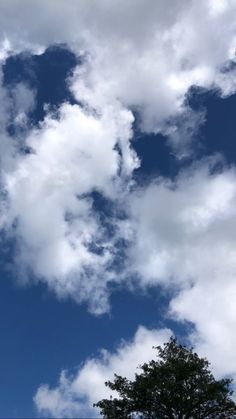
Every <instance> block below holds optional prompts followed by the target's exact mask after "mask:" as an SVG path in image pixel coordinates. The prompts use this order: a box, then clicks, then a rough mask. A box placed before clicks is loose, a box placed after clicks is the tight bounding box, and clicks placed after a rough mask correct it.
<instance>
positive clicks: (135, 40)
mask: <svg viewBox="0 0 236 419" xmlns="http://www.w3.org/2000/svg"><path fill="white" fill-rule="evenodd" d="M16 10H17V13H16ZM235 14H236V5H235V2H234V1H212V0H198V1H192V2H189V1H187V0H178V1H175V2H174V3H173V1H171V0H158V1H155V0H151V1H150V2H149V4H148V7H147V3H146V1H145V0H131V1H129V2H128V3H127V2H126V1H125V0H115V1H113V3H112V7H111V4H110V2H109V1H108V0H101V1H99V2H93V1H92V0H71V1H70V7H68V5H67V2H66V1H65V0H59V2H58V0H51V1H50V2H48V1H46V0H40V1H39V0H36V1H34V2H32V1H30V0H21V1H20V0H12V1H11V2H9V1H7V0H4V1H2V2H1V5H0V28H1V29H0V39H2V42H3V43H4V42H5V45H6V40H8V43H9V45H10V46H11V48H12V50H13V51H19V50H24V49H26V48H33V49H35V48H36V50H37V49H39V50H40V49H42V48H43V47H46V46H48V45H51V44H53V43H60V42H65V43H67V44H68V45H69V46H70V47H71V48H73V50H74V51H75V52H76V53H81V52H82V53H84V54H85V57H87V59H88V60H85V61H86V63H85V65H84V68H82V71H81V68H79V69H78V71H77V73H76V74H77V75H76V76H75V81H74V83H73V86H72V88H73V90H74V92H75V94H76V95H77V96H79V99H80V100H81V98H82V96H83V99H84V100H89V102H90V104H93V105H95V106H96V107H97V106H103V105H104V103H106V104H107V103H113V102H114V101H116V100H119V101H120V102H121V103H122V104H123V105H124V106H127V107H128V108H130V107H134V108H135V109H138V110H139V111H140V113H141V117H142V128H143V129H144V130H146V131H149V132H150V131H159V130H165V129H166V123H167V120H168V119H169V118H171V117H172V116H176V114H177V115H178V114H181V113H182V111H183V108H184V106H183V102H184V96H185V94H186V92H187V91H188V89H189V87H190V86H191V85H193V84H197V85H201V86H204V87H207V88H208V87H209V88H211V87H212V86H214V85H216V87H218V88H221V89H223V93H224V92H225V91H227V93H228V94H229V93H232V91H234V90H235V81H234V80H235V77H234V71H233V70H232V74H233V77H231V75H230V74H227V76H225V75H223V74H222V72H221V70H220V68H221V66H222V65H224V63H225V62H226V61H227V60H229V59H233V60H234V58H235V29H236V24H235ZM5 50H6V47H5ZM7 50H9V46H8V47H7Z"/></svg>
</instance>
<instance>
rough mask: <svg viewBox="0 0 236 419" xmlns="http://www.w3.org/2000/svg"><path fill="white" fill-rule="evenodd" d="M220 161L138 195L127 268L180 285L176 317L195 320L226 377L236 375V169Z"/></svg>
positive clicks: (197, 336) (174, 287) (197, 337)
mask: <svg viewBox="0 0 236 419" xmlns="http://www.w3.org/2000/svg"><path fill="white" fill-rule="evenodd" d="M217 165H218V169H216V167H217ZM219 166H221V165H219V161H218V163H217V160H214V159H213V160H211V161H205V162H203V163H201V164H198V165H194V167H193V168H191V169H189V170H188V171H187V172H186V171H183V172H182V174H180V176H179V177H178V178H177V179H176V180H175V181H167V180H165V179H157V180H156V181H153V182H152V184H150V185H148V186H146V187H144V188H143V189H140V190H139V191H136V192H135V193H134V195H132V197H131V199H130V212H131V216H130V219H131V220H133V221H132V222H131V224H132V223H134V224H133V227H132V226H130V230H132V228H133V234H134V236H133V245H131V247H130V248H129V251H128V263H127V266H129V269H131V271H133V270H135V271H136V272H137V275H138V276H139V278H140V283H141V285H142V286H143V287H146V286H149V285H156V284H160V285H161V286H163V287H164V288H165V289H168V290H171V291H172V300H171V303H170V308H169V315H170V316H172V317H173V318H174V319H176V320H179V321H187V322H191V323H192V324H193V325H194V326H195V331H194V333H193V334H192V335H191V336H190V338H191V340H192V343H193V344H194V346H195V347H196V349H197V351H198V352H199V353H201V354H202V355H206V356H207V357H208V358H209V359H210V360H211V361H212V363H213V365H214V368H215V371H216V372H217V373H218V374H220V375H223V374H232V373H234V374H235V373H236V368H235V365H236V358H235V350H234V348H235V345H236V339H235V334H234V333H233V331H234V329H235V326H236V324H235V314H236V313H235V295H236V246H235V243H236V230H235V227H234V226H235V222H234V220H235V217H236V172H235V168H234V167H232V168H225V167H221V169H219Z"/></svg>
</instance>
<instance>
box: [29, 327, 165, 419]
mask: <svg viewBox="0 0 236 419" xmlns="http://www.w3.org/2000/svg"><path fill="white" fill-rule="evenodd" d="M170 335H171V331H170V330H168V329H160V330H155V329H153V330H149V329H146V328H145V327H143V326H139V328H138V330H137V331H136V333H135V336H134V338H133V339H132V340H131V341H122V342H121V343H120V345H119V346H118V348H117V349H116V351H115V352H114V353H112V352H108V351H107V350H105V349H103V350H101V352H100V355H99V356H98V357H92V358H90V359H88V360H87V361H85V363H84V364H83V365H82V366H81V367H80V368H79V369H78V371H77V372H76V374H74V375H72V376H70V375H68V373H67V372H66V371H62V373H61V375H60V379H59V383H58V385H57V386H56V387H54V388H50V387H49V386H48V385H45V384H44V385H41V386H40V387H39V388H38V390H37V393H36V395H35V397H34V401H35V403H36V406H37V409H38V411H39V412H40V413H41V414H43V415H45V416H47V415H50V416H52V417H67V418H72V417H82V416H86V417H88V416H89V417H97V416H98V411H97V409H94V408H93V407H92V406H93V403H96V402H97V401H99V400H100V399H102V398H107V397H108V398H109V396H110V394H111V393H110V390H109V389H108V388H107V387H105V385H104V382H105V381H107V380H112V379H113V374H114V372H115V373H117V374H120V375H123V376H126V377H127V378H129V379H133V378H134V374H135V372H137V366H138V365H140V364H142V363H144V362H147V361H149V360H150V359H152V358H154V357H155V351H154V349H153V346H158V345H162V344H163V343H164V342H166V341H167V340H168V339H169V337H170Z"/></svg>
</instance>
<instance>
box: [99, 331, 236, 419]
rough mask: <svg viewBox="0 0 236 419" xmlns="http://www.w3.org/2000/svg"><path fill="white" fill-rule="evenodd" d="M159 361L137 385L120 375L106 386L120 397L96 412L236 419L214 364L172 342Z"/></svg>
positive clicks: (142, 418) (144, 368)
mask: <svg viewBox="0 0 236 419" xmlns="http://www.w3.org/2000/svg"><path fill="white" fill-rule="evenodd" d="M155 349H156V350H157V352H158V358H157V360H151V361H150V362H148V363H145V364H143V365H141V366H140V367H139V368H140V369H141V373H140V374H135V379H134V381H130V380H128V379H127V378H125V377H122V376H119V375H117V374H115V379H114V381H113V382H111V381H108V382H106V383H105V385H106V386H108V387H109V388H110V389H111V390H114V391H116V392H117V393H118V397H115V398H113V397H111V398H110V399H103V400H100V401H99V402H98V403H96V404H94V406H96V407H99V408H100V409H101V411H100V413H101V414H102V415H103V417H104V418H106V419H128V418H139V419H154V418H155V419H190V418H191V419H192V418H193V419H213V418H214V419H223V418H224V419H226V418H227V419H229V418H236V404H235V403H234V401H233V400H232V399H231V396H232V393H233V392H232V389H231V383H232V380H230V379H222V380H215V378H214V376H213V375H212V373H211V371H210V370H209V365H210V364H209V362H208V361H207V360H206V359H205V358H200V357H199V356H198V355H197V354H196V353H194V352H193V350H192V348H190V349H188V348H186V347H185V346H182V345H180V344H178V343H177V341H176V339H174V338H171V339H170V341H169V342H167V343H165V344H164V347H163V348H162V347H160V346H157V347H156V348H155Z"/></svg>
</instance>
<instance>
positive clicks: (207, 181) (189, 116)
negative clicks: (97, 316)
mask: <svg viewBox="0 0 236 419" xmlns="http://www.w3.org/2000/svg"><path fill="white" fill-rule="evenodd" d="M16 10H17V11H18V13H16ZM235 15H236V4H235V1H234V0H214V1H213V0H208V1H206V0H201V1H200V0H199V1H191V2H190V1H187V0H186V1H185V0H178V1H175V2H174V3H173V1H172V0H165V1H164V0H162V1H156V0H151V1H150V4H149V7H147V2H146V0H131V1H129V2H127V1H125V0H114V2H113V4H112V8H111V4H110V1H108V0H101V1H99V2H93V1H92V0H80V1H78V0H71V1H70V7H68V2H66V1H65V0H51V1H50V2H48V1H46V0H40V1H33V2H32V1H31V0H12V1H11V2H9V1H8V0H3V1H2V2H1V4H0V28H1V29H0V40H1V41H0V42H1V45H2V47H1V49H0V59H2V60H4V59H5V58H6V56H7V54H9V53H15V52H16V51H23V50H25V49H31V50H34V51H38V53H40V52H41V51H42V50H43V48H45V47H47V46H49V45H51V44H54V43H60V42H62V43H67V44H68V45H69V47H70V48H71V49H72V50H73V51H74V52H75V53H76V54H77V55H80V56H82V64H81V65H80V66H79V67H78V68H77V69H76V70H75V72H74V75H73V78H72V79H71V80H70V86H71V90H72V91H73V93H74V95H75V97H76V98H77V99H78V101H79V103H83V109H82V107H81V106H79V105H74V106H72V105H68V104H64V105H62V106H61V109H59V110H58V114H59V116H58V118H57V119H56V118H55V117H53V116H52V115H48V116H47V118H46V119H45V121H44V122H43V123H42V125H41V126H40V127H39V128H38V129H36V130H32V132H30V133H27V135H26V137H25V138H24V141H25V145H26V146H27V147H28V151H29V152H28V154H25V153H22V152H21V150H19V149H18V148H16V147H15V145H14V144H13V142H12V139H10V138H9V136H8V134H7V132H6V121H7V118H8V113H9V110H8V99H7V98H6V92H5V90H4V88H3V87H1V89H0V99H1V103H2V104H4V106H2V105H1V107H0V122H1V143H0V144H1V145H0V147H1V149H0V151H1V156H2V157H1V159H2V160H1V187H2V190H3V192H4V196H5V200H4V205H3V208H2V210H1V225H2V227H3V228H5V230H6V231H7V232H8V233H9V234H13V235H14V236H15V237H16V238H17V244H18V253H17V256H18V262H19V264H20V266H21V267H22V269H24V270H25V271H30V272H33V273H34V276H35V277H37V278H39V279H41V280H43V281H45V282H46V283H47V284H48V285H49V287H50V288H52V289H54V290H55V291H56V293H57V295H58V296H60V297H63V296H65V295H66V296H73V298H75V299H76V301H78V302H80V301H85V300H86V301H88V302H89V304H90V308H91V309H92V310H93V311H95V312H97V313H99V312H102V311H104V310H106V309H107V308H108V304H107V285H108V284H109V282H110V281H113V280H116V279H117V278H116V277H114V273H113V272H112V269H111V266H112V264H113V262H114V255H115V253H116V251H117V240H119V239H120V238H125V239H126V240H129V241H130V247H129V249H128V251H127V254H126V256H127V266H128V267H129V269H127V271H126V272H125V273H127V272H128V273H131V274H133V273H134V272H136V273H137V276H138V277H139V279H140V283H141V284H142V285H143V286H149V285H150V284H152V285H156V284H161V285H162V286H164V287H166V288H168V287H170V286H172V285H173V286H174V287H175V291H176V293H177V296H176V298H175V299H174V300H173V301H172V303H171V310H172V313H175V316H177V317H178V318H179V319H180V320H185V319H189V320H190V321H192V322H193V323H194V324H195V325H196V328H197V329H196V333H197V334H196V335H195V336H193V339H194V340H195V341H196V342H197V344H198V347H199V349H201V348H202V350H203V351H204V350H205V352H207V351H208V353H210V349H209V348H212V347H213V346H214V342H216V340H217V337H216V336H218V338H219V339H220V335H221V336H224V338H225V339H226V338H227V339H228V341H229V347H230V348H231V349H230V351H233V347H234V346H235V345H234V340H233V338H232V339H231V340H230V335H229V333H230V330H231V328H232V327H233V325H234V323H233V317H234V310H233V308H232V305H231V304H230V303H228V304H226V303H225V305H226V309H225V311H224V313H222V316H219V315H217V314H216V313H215V310H214V309H215V307H216V306H217V305H218V304H219V301H220V296H222V298H224V300H225V301H226V300H228V299H230V296H231V299H230V301H232V295H234V278H235V268H236V266H235V251H236V249H235V231H234V218H235V203H236V202H235V196H236V191H235V184H236V182H235V180H236V179H235V171H234V169H232V168H231V169H227V168H224V169H223V170H222V171H221V172H219V171H218V172H216V171H213V172H212V168H211V164H209V162H206V163H204V164H202V165H199V166H198V167H196V168H193V169H191V170H189V171H188V172H185V173H183V174H182V175H181V176H179V178H178V179H177V180H176V181H174V182H170V181H167V180H163V179H159V180H157V181H153V182H152V183H151V184H150V185H147V186H146V187H145V188H143V189H140V190H139V189H137V188H136V190H135V187H134V188H133V192H132V194H130V197H129V199H127V191H129V188H130V185H131V178H132V172H133V170H134V168H136V167H137V165H138V161H137V158H136V156H135V153H134V152H133V151H132V148H131V144H130V139H131V137H132V123H133V119H134V118H133V115H132V113H131V111H135V112H136V114H138V115H139V119H140V126H141V129H142V130H143V131H146V132H159V131H161V132H163V133H165V134H168V135H169V136H170V137H171V140H170V141H171V142H172V144H173V145H174V148H175V151H176V152H178V151H179V150H181V153H180V154H181V155H183V154H184V153H185V148H186V146H187V147H189V144H188V141H189V138H188V136H189V133H190V134H191V133H193V132H196V126H198V125H199V124H201V123H202V122H203V119H202V115H200V116H199V114H198V115H196V114H194V113H191V112H189V109H188V108H187V105H186V104H185V98H186V93H187V92H188V90H189V88H190V87H191V86H192V85H198V86H202V87H204V88H207V89H212V88H213V89H216V90H217V91H218V92H219V94H221V95H223V96H226V95H229V94H232V93H233V92H235V80H236V77H235V66H234V65H229V64H232V63H234V62H235V42H236V38H235V29H236V19H235ZM17 89H18V91H17V95H15V97H17V98H19V97H21V101H20V102H19V106H21V107H22V106H26V109H27V106H31V105H32V103H33V102H32V100H31V99H32V97H31V99H30V95H29V94H28V93H27V92H26V90H24V89H23V90H22V86H21V87H18V88H17ZM19 93H20V95H19ZM17 106H18V105H17ZM17 117H18V120H19V122H21V121H22V117H21V116H20V114H19V113H17ZM23 119H24V118H23ZM176 121H177V122H176ZM183 122H184V124H183ZM179 126H181V127H182V128H181V129H179ZM182 144H184V149H182ZM94 191H98V192H99V193H101V194H102V195H103V196H105V197H106V198H108V199H110V200H112V201H113V202H115V203H116V204H117V205H118V203H120V201H121V202H122V203H123V204H124V202H125V203H126V205H128V208H127V211H128V217H129V218H128V219H127V220H126V221H125V222H124V221H123V223H121V222H120V221H119V220H117V219H114V220H113V225H114V227H115V230H116V231H115V234H114V236H113V237H112V239H111V237H110V236H109V237H108V236H107V232H106V230H105V229H104V226H103V224H102V223H101V220H100V219H99V214H98V213H96V211H95V209H94V206H93V201H92V198H91V193H92V192H94ZM123 209H126V207H125V206H124V208H123ZM121 276H122V275H121ZM123 276H124V275H123ZM222 289H224V292H222ZM205 290H208V291H209V295H208V293H207V294H206V292H207V291H205ZM199 305H203V306H204V310H202V311H201V313H199V312H198V307H199ZM213 308H214V309H213ZM206 317H207V318H208V326H207V325H206V324H204V319H205V318H206ZM208 328H210V330H211V332H212V333H209V329H208ZM214 330H215V332H213V331H214ZM214 333H215V334H214ZM221 342H222V345H223V338H222V341H221ZM222 345H219V348H221V349H219V351H221V352H219V354H220V353H222V350H223V346H222ZM232 353H233V352H232ZM217 359H220V355H218V357H217ZM228 359H231V358H230V356H229V357H228ZM231 361H232V362H231V363H230V365H233V363H234V358H232V360H231ZM222 368H223V367H222ZM224 368H225V369H224ZM224 368H223V369H222V371H229V370H230V368H228V367H227V366H225V367H224Z"/></svg>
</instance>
